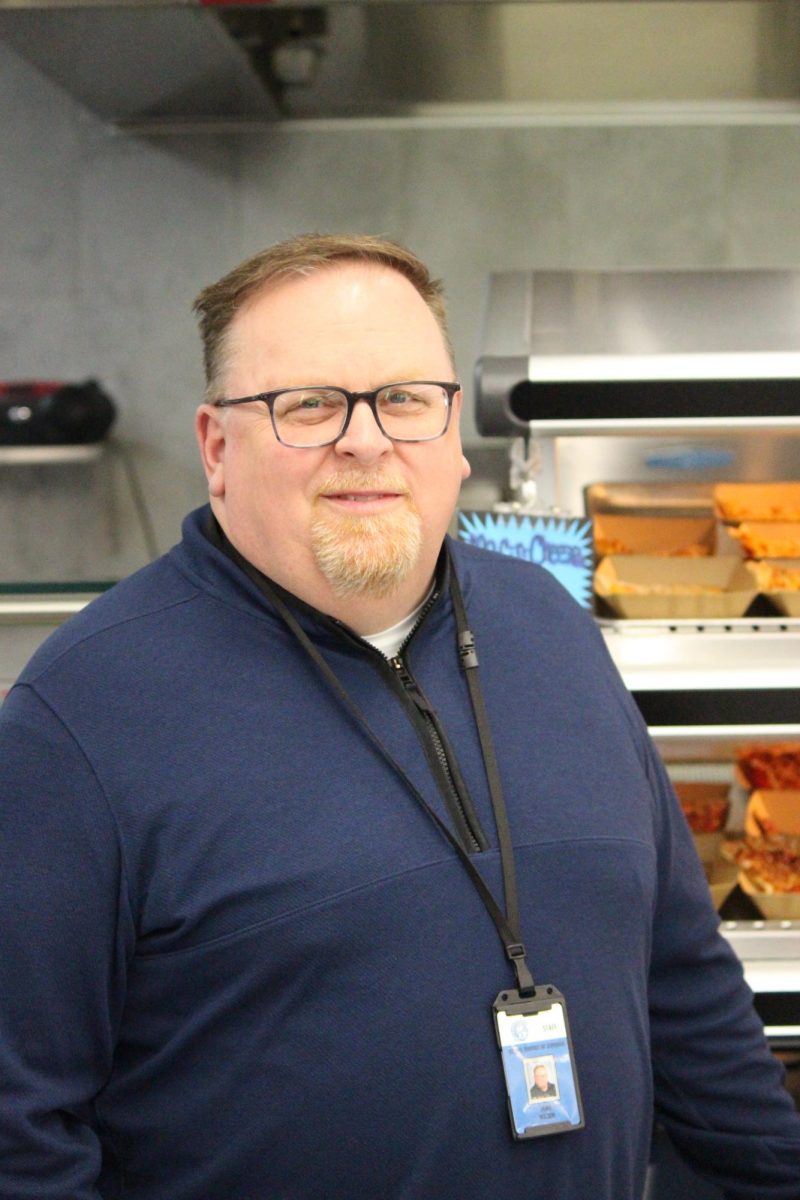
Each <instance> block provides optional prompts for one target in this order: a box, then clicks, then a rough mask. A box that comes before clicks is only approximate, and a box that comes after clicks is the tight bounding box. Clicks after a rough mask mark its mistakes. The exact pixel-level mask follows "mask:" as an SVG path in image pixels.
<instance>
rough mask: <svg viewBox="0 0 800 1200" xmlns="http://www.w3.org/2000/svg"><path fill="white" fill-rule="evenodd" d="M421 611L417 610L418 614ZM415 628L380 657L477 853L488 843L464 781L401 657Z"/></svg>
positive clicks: (465, 840)
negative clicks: (397, 685) (392, 651)
mask: <svg viewBox="0 0 800 1200" xmlns="http://www.w3.org/2000/svg"><path fill="white" fill-rule="evenodd" d="M422 615H423V614H420V616H422ZM416 628H417V626H416V625H415V627H414V629H412V631H411V633H410V634H409V636H408V637H407V638H406V640H405V642H404V643H403V646H401V647H400V650H399V651H398V653H397V654H395V655H394V657H393V658H390V659H388V660H384V661H388V663H389V665H390V666H391V668H392V670H393V671H394V674H395V678H396V679H398V680H399V681H400V684H401V686H402V688H403V692H404V694H405V696H406V697H407V698H408V699H409V700H410V701H411V703H412V704H413V706H414V710H415V712H416V714H417V716H418V718H419V720H418V722H417V728H418V730H419V732H420V734H421V736H422V737H423V738H424V739H425V740H426V741H427V744H428V746H429V747H430V749H431V751H432V753H433V761H432V765H433V764H434V763H435V764H436V766H438V771H436V775H437V781H438V783H439V790H440V791H441V793H442V796H443V797H444V801H445V804H446V806H447V809H448V812H449V813H450V816H451V818H452V820H453V824H454V825H455V828H456V832H457V834H458V836H459V838H460V840H461V842H462V844H463V845H464V847H465V849H466V850H468V851H469V852H470V853H473V854H479V853H480V852H481V851H483V850H488V849H489V843H488V841H487V839H486V835H485V833H484V832H483V830H482V828H481V825H480V821H479V820H478V815H477V813H476V812H475V808H474V805H473V803H472V800H471V798H470V796H469V793H468V792H467V788H466V784H465V783H464V781H463V779H462V778H461V773H460V772H459V771H458V768H457V767H456V765H455V755H454V754H453V751H452V749H450V747H449V746H448V745H447V741H446V738H445V735H444V731H443V729H442V727H441V725H440V724H439V721H438V718H437V717H436V714H435V713H434V711H433V709H432V708H431V706H430V704H429V703H428V701H427V699H426V698H425V696H424V694H423V692H422V691H421V689H420V687H419V685H418V684H417V682H416V680H415V679H414V677H413V675H412V674H411V672H410V671H409V669H408V666H407V664H406V663H405V661H404V659H403V658H402V654H401V652H402V649H403V648H404V647H405V646H406V645H408V642H409V640H410V639H411V637H412V636H413V634H414V632H415V630H416Z"/></svg>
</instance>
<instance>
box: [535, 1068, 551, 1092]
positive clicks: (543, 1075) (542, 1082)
mask: <svg viewBox="0 0 800 1200" xmlns="http://www.w3.org/2000/svg"><path fill="white" fill-rule="evenodd" d="M533 1082H534V1083H535V1084H536V1086H537V1087H538V1088H540V1089H541V1091H543V1092H545V1091H547V1082H548V1081H547V1068H546V1067H535V1068H534V1072H533Z"/></svg>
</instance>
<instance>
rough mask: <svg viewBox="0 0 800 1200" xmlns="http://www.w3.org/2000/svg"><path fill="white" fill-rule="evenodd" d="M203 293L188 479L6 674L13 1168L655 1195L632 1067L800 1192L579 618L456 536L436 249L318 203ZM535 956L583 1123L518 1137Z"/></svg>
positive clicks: (699, 1148)
mask: <svg viewBox="0 0 800 1200" xmlns="http://www.w3.org/2000/svg"><path fill="white" fill-rule="evenodd" d="M197 308H198V312H199V314H200V318H201V328H202V332H203V337H204V342H205V347H206V365H207V372H208V392H207V396H206V402H205V403H204V404H203V405H202V406H201V407H200V410H199V413H198V417H197V434H198V440H199V445H200V451H201V455H202V459H203V464H204V468H205V472H206V475H207V477H208V486H209V494H210V509H204V510H200V511H199V512H197V513H194V514H192V515H190V516H189V517H188V518H187V521H186V522H185V525H184V535H183V540H182V542H181V544H180V545H179V546H177V547H175V548H174V549H173V550H172V551H171V552H170V554H168V555H167V556H165V557H164V558H163V559H161V560H159V561H158V562H156V563H154V564H152V565H151V566H149V567H147V568H145V569H144V570H143V571H141V572H139V573H137V574H136V575H134V576H133V577H132V578H131V579H129V580H127V581H125V582H124V583H122V584H120V585H119V586H118V587H117V588H115V589H113V591H111V592H109V593H108V594H106V595H105V596H103V597H102V598H100V599H99V600H97V601H96V602H95V603H94V604H93V605H92V606H90V608H89V609H88V610H86V611H85V612H84V613H82V614H80V615H79V616H78V617H76V618H74V619H73V620H72V621H71V622H70V623H69V624H68V625H66V626H65V627H64V628H63V629H62V630H60V631H58V632H57V633H56V635H55V636H54V637H53V638H51V639H50V641H49V642H48V643H47V645H46V646H45V647H44V648H43V649H41V650H40V651H39V652H38V653H37V655H36V656H35V657H34V659H33V661H32V662H31V663H30V664H29V666H28V667H27V669H26V670H25V672H24V673H23V675H22V677H21V679H20V681H19V683H18V685H17V687H16V688H15V689H14V690H13V691H12V693H11V695H10V696H9V698H8V700H7V702H6V704H5V705H4V706H3V710H2V713H1V714H0V771H2V796H3V806H2V813H3V815H2V820H3V830H2V836H1V837H0V913H1V914H2V916H0V944H2V947H3V949H2V955H0V1021H1V1022H2V1026H1V1030H0V1032H1V1034H2V1036H1V1037H0V1096H1V1098H2V1105H0V1195H2V1196H3V1197H4V1198H5V1197H9V1198H11V1197H14V1200H20V1198H22V1197H36V1200H90V1198H96V1197H98V1196H99V1197H104V1198H110V1197H117V1196H124V1197H125V1198H126V1200H354V1198H356V1197H367V1196H368V1197H378V1196H381V1197H384V1196H385V1197H391V1198H393V1200H434V1198H435V1200H445V1198H447V1200H494V1197H496V1196H498V1195H500V1194H503V1195H509V1196H510V1195H514V1196H520V1197H521V1196H525V1195H529V1194H530V1193H531V1192H532V1191H534V1190H540V1189H541V1187H542V1186H543V1185H545V1184H546V1186H547V1189H548V1192H549V1194H551V1195H553V1196H555V1197H558V1200H586V1198H587V1197H589V1196H591V1197H593V1200H639V1197H640V1196H641V1193H642V1190H643V1186H644V1180H645V1172H646V1164H647V1158H648V1147H649V1140H650V1131H651V1122H652V1116H653V1106H654V1103H655V1110H656V1111H657V1113H658V1114H659V1116H660V1118H661V1119H662V1121H663V1122H664V1123H665V1124H666V1125H667V1127H668V1129H669V1130H670V1131H671V1133H672V1135H673V1138H674V1140H675V1142H676V1143H677V1145H678V1146H679V1147H680V1149H681V1151H682V1152H683V1154H684V1155H685V1156H686V1157H687V1158H688V1159H689V1160H690V1161H691V1162H693V1163H695V1164H696V1165H697V1166H698V1167H699V1168H700V1169H702V1170H703V1172H704V1173H705V1174H706V1175H707V1176H708V1177H709V1178H711V1179H714V1180H716V1181H717V1182H719V1183H720V1184H721V1185H722V1186H723V1187H724V1188H725V1190H726V1194H727V1195H728V1196H729V1197H730V1198H731V1200H797V1198H798V1197H800V1168H799V1166H798V1164H800V1123H799V1122H798V1118H797V1115H796V1113H795V1112H794V1109H793V1106H792V1104H791V1101H790V1100H789V1098H788V1096H787V1094H786V1092H785V1091H784V1090H783V1088H782V1085H781V1072H780V1068H779V1067H778V1066H777V1064H776V1063H775V1061H774V1060H773V1058H772V1056H771V1055H770V1054H769V1052H768V1050H767V1048H766V1045H765V1042H764V1037H763V1031H762V1029H761V1027H760V1025H759V1022H758V1021H757V1019H756V1017H755V1015H754V1012H753V1009H752V1003H751V996H750V994H749V992H748V991H747V989H746V988H745V987H744V985H743V982H742V976H741V970H740V968H739V965H738V963H737V962H736V960H735V958H734V956H733V955H732V953H731V952H730V950H729V948H728V947H727V944H726V943H725V942H724V940H723V939H721V938H720V937H719V935H718V933H717V928H716V927H717V921H716V917H715V914H714V912H713V910H712V909H711V906H710V904H709V902H708V897H707V888H706V885H705V882H704V879H703V874H702V870H701V868H700V866H699V864H698V862H697V858H696V855H695V854H694V851H693V848H692V845H691V839H690V836H689V835H688V832H687V828H686V824H685V821H684V820H683V817H682V815H681V813H680V810H679V808H678V806H677V804H676V802H675V799H674V796H673V795H672V793H671V790H670V788H669V786H668V783H667V781H666V778H665V774H664V771H663V769H662V767H661V765H660V763H659V760H658V758H657V756H656V754H655V752H654V750H653V748H652V746H651V745H650V742H649V740H648V738H647V734H646V731H645V729H644V728H643V725H642V722H641V720H640V719H639V716H638V714H637V711H636V709H635V707H634V705H633V703H632V702H631V700H630V698H629V697H628V695H627V693H626V692H625V691H624V689H623V687H622V685H621V683H620V681H619V678H618V676H617V674H616V672H615V671H614V669H613V667H612V666H611V664H610V661H609V659H608V656H607V654H606V651H605V648H604V645H603V641H602V638H601V637H600V636H599V634H598V633H597V631H596V629H595V627H594V625H593V623H592V621H591V620H590V619H589V618H588V617H587V616H586V615H585V614H584V613H583V612H581V611H580V610H579V609H578V608H577V606H576V605H574V604H573V602H572V601H571V600H570V599H569V597H568V596H567V594H566V593H565V592H564V591H563V589H561V588H560V586H559V585H558V584H557V583H556V582H555V581H553V580H552V579H551V577H550V576H548V575H547V574H546V573H544V572H542V571H541V570H539V569H538V568H535V567H532V566H530V565H526V564H522V563H519V562H517V561H514V560H511V559H509V558H501V557H499V556H494V555H490V554H486V553H483V552H480V551H477V550H475V549H474V548H471V547H466V546H461V545H454V544H452V543H450V542H449V539H446V537H445V531H446V529H447V526H448V523H449V522H450V520H451V516H452V513H453V509H454V506H455V503H456V497H457V493H458V489H459V485H460V482H461V480H462V479H463V478H465V477H466V475H467V473H468V467H467V465H466V463H465V462H464V460H463V457H462V453H461V445H460V441H459V433H458V415H459V405H460V391H459V389H458V386H457V383H456V375H455V370H454V366H453V361H452V355H451V352H450V349H449V344H448V341H447V337H446V331H445V325H444V315H443V310H442V300H441V292H440V289H439V287H438V285H437V284H436V283H435V282H433V281H431V279H430V277H429V275H428V272H427V270H426V269H425V267H424V266H423V265H422V264H421V263H419V262H418V260H416V259H415V258H414V257H413V256H412V255H411V254H409V253H408V252H407V251H405V250H403V249H401V248H399V247H395V246H393V245H392V244H390V243H383V242H379V241H377V240H375V239H370V238H335V237H322V236H320V237H317V236H312V237H308V238H301V239H297V240H295V241H293V242H290V243H288V244H285V245H282V246H279V247H276V248H273V249H272V250H271V251H267V252H265V253H264V254H262V255H258V256H256V257H255V258H254V259H252V260H250V261H248V262H247V263H246V264H243V265H242V266H241V267H239V268H237V269H236V270H235V271H233V272H232V273H231V274H230V275H228V276H226V278H225V279H223V280H222V281H220V283H219V284H216V285H214V286H213V287H211V288H208V289H206V291H205V292H203V293H202V294H201V296H200V297H199V299H198V302H197ZM512 843H513V845H512ZM523 941H524V945H523ZM531 973H532V974H533V976H534V977H535V980H536V985H534V984H533V980H532V979H531ZM548 989H549V990H548ZM498 993H499V996H498ZM558 995H563V996H564V997H565V999H566V1004H567V1005H568V1008H569V1022H570V1029H571V1034H572V1041H571V1046H570V1051H569V1054H570V1055H571V1061H572V1063H573V1065H574V1071H575V1075H576V1078H577V1083H575V1086H574V1087H572V1082H570V1084H569V1086H566V1088H565V1087H562V1094H563V1093H564V1091H565V1090H566V1091H568V1092H569V1091H570V1087H572V1091H571V1092H570V1094H571V1095H575V1096H577V1094H578V1088H579V1090H580V1095H581V1097H582V1103H583V1115H584V1119H585V1124H584V1126H583V1127H580V1122H577V1121H576V1122H575V1125H574V1128H573V1127H572V1126H570V1129H571V1131H568V1132H555V1133H554V1132H552V1129H551V1128H550V1127H547V1128H544V1130H543V1133H544V1136H537V1137H535V1138H532V1139H531V1140H515V1139H514V1138H513V1137H512V1134H511V1129H510V1127H509V1123H508V1111H507V1110H508V1101H507V1096H506V1093H505V1087H504V1082H503V1068H502V1063H501V1054H500V1050H499V1047H498V1040H497V1039H498V1034H497V1032H496V1030H495V1027H494V1023H493V1021H494V1018H493V1015H492V1006H493V1002H494V1001H495V998H496V997H497V998H498V1000H497V1003H498V1004H500V1005H501V1007H502V1006H503V1005H505V1006H506V1007H508V1006H510V1005H511V1004H512V1001H513V1000H514V999H515V998H519V999H520V1004H521V1009H519V1010H515V1011H520V1012H521V1013H522V1016H521V1018H520V1019H519V1020H517V1019H516V1018H515V1017H508V1018H504V1015H503V1013H500V1015H499V1016H498V1017H497V1020H498V1027H497V1028H498V1030H499V1029H500V1028H501V1025H500V1023H499V1022H500V1021H501V1020H502V1019H506V1020H507V1022H510V1025H509V1027H511V1028H516V1029H518V1030H519V1031H522V1030H523V1029H525V1030H527V1029H529V1028H530V1027H535V1028H536V1029H540V1028H541V1030H549V1029H550V1028H551V1027H554V1026H555V1024H557V1022H555V1021H553V1020H552V1019H551V1018H552V1014H553V1013H554V1012H556V1009H557V1008H558V1006H557V1005H556V1004H555V997H557V996H558ZM558 1013H559V1014H560V1013H561V1009H560V1008H558ZM537 1022H538V1023H539V1024H537ZM519 1036H523V1034H522V1032H520V1034H519ZM524 1036H525V1037H526V1038H530V1035H529V1034H528V1033H525V1034H524ZM537 1036H538V1034H537ZM547 1036H552V1035H551V1034H550V1033H549V1032H548V1034H547ZM544 1052H545V1053H550V1051H549V1050H545V1051H544ZM504 1053H505V1052H504ZM509 1054H510V1056H511V1057H512V1058H513V1047H511V1049H510V1051H509ZM568 1057H569V1055H564V1056H562V1059H560V1060H559V1061H562V1060H563V1061H566V1059H567V1058H568ZM554 1061H555V1057H554ZM609 1061H612V1062H614V1063H615V1064H616V1071H617V1074H618V1076H619V1077H621V1078H624V1079H625V1080H626V1086H625V1089H624V1094H623V1093H622V1092H620V1093H619V1094H616V1093H614V1092H612V1093H609V1090H608V1085H607V1063H608V1062H609ZM389 1075H390V1076H391V1087H387V1086H386V1079H387V1077H388V1076H389ZM523 1103H524V1100H523ZM532 1108H533V1109H536V1110H537V1111H541V1110H543V1109H544V1108H546V1106H532Z"/></svg>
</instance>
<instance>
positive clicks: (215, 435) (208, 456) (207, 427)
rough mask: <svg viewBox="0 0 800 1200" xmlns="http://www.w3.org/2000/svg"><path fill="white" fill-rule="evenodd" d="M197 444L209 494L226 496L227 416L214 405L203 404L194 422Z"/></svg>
mask: <svg viewBox="0 0 800 1200" xmlns="http://www.w3.org/2000/svg"><path fill="white" fill-rule="evenodd" d="M194 430H195V434H196V435H197V444H198V446H199V448H200V458H201V459H202V462H203V470H204V471H205V473H206V479H207V480H208V494H209V496H215V497H218V498H220V499H221V498H222V497H223V496H224V495H225V415H224V413H223V412H222V411H221V410H220V409H219V408H215V407H214V405H213V404H201V405H200V407H199V408H198V410H197V415H196V416H195V421H194Z"/></svg>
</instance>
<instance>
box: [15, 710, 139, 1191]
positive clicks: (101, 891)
mask: <svg viewBox="0 0 800 1200" xmlns="http://www.w3.org/2000/svg"><path fill="white" fill-rule="evenodd" d="M132 943H133V927H132V921H131V917H130V912H129V908H128V902H127V892H126V887H125V879H124V870H123V863H122V856H121V852H120V845H119V839H118V837H117V830H116V827H115V824H114V820H113V817H112V814H111V813H110V811H109V809H108V807H107V805H106V801H105V798H104V796H103V792H102V788H101V786H100V783H99V781H98V780H97V779H96V777H95V775H94V772H93V771H92V767H91V764H90V763H88V762H87V761H86V759H85V757H84V755H83V753H82V752H81V749H80V747H79V746H78V745H77V744H76V743H75V741H74V740H73V738H72V737H71V735H70V733H69V731H68V730H67V729H66V728H65V727H64V726H63V725H62V723H61V722H60V721H59V720H58V718H57V717H56V716H55V715H54V714H53V713H52V712H51V711H50V710H49V709H48V708H47V706H46V705H45V704H44V703H43V702H42V701H41V700H40V699H39V698H38V697H37V696H36V694H35V693H34V692H33V691H31V690H30V689H29V688H27V687H20V688H16V689H14V690H13V691H12V693H11V695H10V696H9V697H8V699H7V700H6V702H5V704H4V705H3V708H2V710H0V947H2V952H0V1196H9V1197H11V1196H13V1197H14V1198H15V1200H23V1198H28V1197H30V1198H31V1200H33V1198H35V1200H95V1198H96V1197H97V1191H96V1183H97V1179H98V1176H99V1174H100V1157H101V1154H100V1144H99V1141H98V1138H97V1136H96V1134H95V1132H94V1128H93V1121H92V1114H93V1098H94V1097H95V1096H96V1094H97V1093H98V1091H99V1090H100V1088H101V1087H102V1086H103V1083H104V1082H105V1080H106V1079H107V1078H108V1075H109V1071H110V1068H111V1062H112V1057H113V1051H114V1045H115V1041H116V1032H117V1026H118V1022H119V1019H120V1013H121V1010H122V1003H123V997H124V993H125V977H126V962H127V956H128V954H129V952H130V947H131V946H132Z"/></svg>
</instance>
